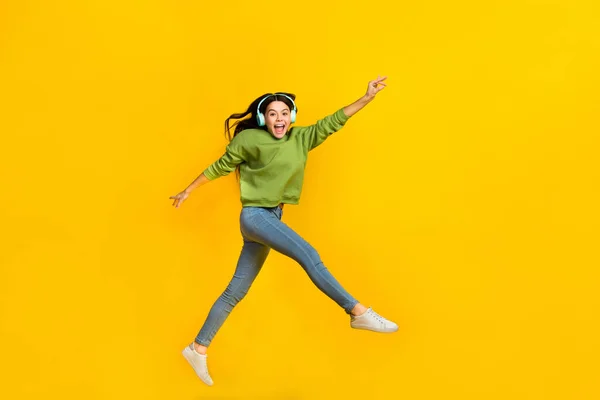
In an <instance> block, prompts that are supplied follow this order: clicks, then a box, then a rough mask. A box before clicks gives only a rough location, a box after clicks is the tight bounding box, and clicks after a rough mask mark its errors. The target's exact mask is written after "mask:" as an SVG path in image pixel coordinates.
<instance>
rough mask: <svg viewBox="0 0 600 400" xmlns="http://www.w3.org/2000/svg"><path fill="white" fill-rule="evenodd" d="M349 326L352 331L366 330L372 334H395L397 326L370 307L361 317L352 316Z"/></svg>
mask: <svg viewBox="0 0 600 400" xmlns="http://www.w3.org/2000/svg"><path fill="white" fill-rule="evenodd" d="M350 326H351V327H352V328H354V329H366V330H369V331H374V332H385V333H389V332H396V331H397V330H398V325H396V324H395V323H393V322H392V321H388V320H387V319H385V318H383V317H382V316H381V315H379V314H377V313H376V312H375V311H373V309H372V308H371V307H369V308H368V309H367V311H365V312H364V313H362V314H361V315H358V316H355V315H352V316H351V318H350Z"/></svg>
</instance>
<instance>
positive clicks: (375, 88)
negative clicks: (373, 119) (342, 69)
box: [365, 76, 387, 100]
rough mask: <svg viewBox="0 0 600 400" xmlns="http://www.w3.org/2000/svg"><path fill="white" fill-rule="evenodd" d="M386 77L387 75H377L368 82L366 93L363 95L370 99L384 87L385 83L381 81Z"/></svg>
mask: <svg viewBox="0 0 600 400" xmlns="http://www.w3.org/2000/svg"><path fill="white" fill-rule="evenodd" d="M386 79H387V76H383V77H379V76H378V77H377V79H375V80H372V81H371V82H369V86H367V94H365V97H366V98H367V99H369V100H372V99H373V98H374V97H375V95H376V94H377V93H379V92H380V91H382V90H383V89H384V88H385V87H386V84H385V83H383V81H385V80H386Z"/></svg>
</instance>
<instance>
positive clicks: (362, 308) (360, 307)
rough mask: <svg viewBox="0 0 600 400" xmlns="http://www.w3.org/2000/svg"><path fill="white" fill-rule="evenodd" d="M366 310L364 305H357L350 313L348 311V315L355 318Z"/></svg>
mask: <svg viewBox="0 0 600 400" xmlns="http://www.w3.org/2000/svg"><path fill="white" fill-rule="evenodd" d="M367 310H368V308H367V307H365V306H364V305H362V304H361V303H357V304H356V305H355V306H354V308H353V309H352V311H350V313H351V314H352V315H354V316H355V317H358V316H360V315H363V314H364V313H365V312H366V311H367Z"/></svg>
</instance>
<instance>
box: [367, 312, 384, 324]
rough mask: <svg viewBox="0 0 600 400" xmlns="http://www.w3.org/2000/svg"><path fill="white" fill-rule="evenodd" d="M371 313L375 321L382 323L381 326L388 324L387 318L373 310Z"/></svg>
mask: <svg viewBox="0 0 600 400" xmlns="http://www.w3.org/2000/svg"><path fill="white" fill-rule="evenodd" d="M370 311H371V315H372V316H373V317H375V319H376V320H377V321H379V322H380V323H381V325H385V323H386V320H385V318H383V317H382V316H381V315H379V314H377V313H376V312H375V311H373V310H370Z"/></svg>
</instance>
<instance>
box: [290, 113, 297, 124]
mask: <svg viewBox="0 0 600 400" xmlns="http://www.w3.org/2000/svg"><path fill="white" fill-rule="evenodd" d="M290 121H292V123H294V122H296V110H292V111H291V112H290Z"/></svg>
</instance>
